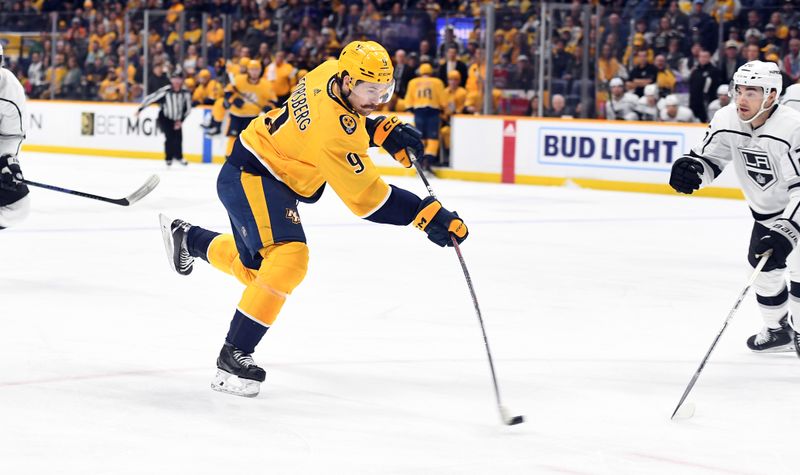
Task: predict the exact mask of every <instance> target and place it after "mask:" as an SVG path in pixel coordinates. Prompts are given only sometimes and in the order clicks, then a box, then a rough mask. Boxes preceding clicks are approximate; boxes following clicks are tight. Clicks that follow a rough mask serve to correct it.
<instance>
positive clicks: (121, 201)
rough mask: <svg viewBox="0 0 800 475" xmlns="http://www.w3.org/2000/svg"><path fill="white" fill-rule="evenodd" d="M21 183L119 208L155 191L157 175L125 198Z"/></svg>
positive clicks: (36, 183)
mask: <svg viewBox="0 0 800 475" xmlns="http://www.w3.org/2000/svg"><path fill="white" fill-rule="evenodd" d="M22 182H23V183H25V184H26V185H30V186H36V187H39V188H44V189H47V190H51V191H58V192H60V193H66V194H68V195H73V196H80V197H82V198H89V199H93V200H98V201H105V202H106V203H112V204H115V205H119V206H130V205H132V204H133V203H135V202H137V201H139V200H140V199H142V198H144V196H145V195H147V194H148V193H150V192H151V191H153V189H155V187H156V186H157V185H158V183H159V179H158V176H157V175H152V176H151V177H150V178H148V179H147V181H146V182H145V183H144V185H142V186H141V187H139V189H137V190H136V191H134V192H133V193H131V194H130V195H128V196H126V197H125V198H108V197H106V196H100V195H93V194H91V193H85V192H83V191H77V190H70V189H69V188H62V187H60V186H55V185H48V184H47V183H39V182H35V181H31V180H22Z"/></svg>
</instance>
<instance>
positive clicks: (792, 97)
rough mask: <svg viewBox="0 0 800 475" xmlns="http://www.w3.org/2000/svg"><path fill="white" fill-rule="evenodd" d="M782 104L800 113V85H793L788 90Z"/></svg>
mask: <svg viewBox="0 0 800 475" xmlns="http://www.w3.org/2000/svg"><path fill="white" fill-rule="evenodd" d="M781 104H784V105H787V106H789V107H791V108H792V109H794V110H797V111H800V84H792V85H791V86H789V87H787V88H786V92H785V93H784V94H783V97H782V98H781Z"/></svg>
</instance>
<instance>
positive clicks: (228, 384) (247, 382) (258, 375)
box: [211, 342, 267, 397]
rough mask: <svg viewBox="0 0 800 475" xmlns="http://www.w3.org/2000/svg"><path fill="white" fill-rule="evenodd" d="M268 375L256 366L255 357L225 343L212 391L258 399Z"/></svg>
mask: <svg viewBox="0 0 800 475" xmlns="http://www.w3.org/2000/svg"><path fill="white" fill-rule="evenodd" d="M266 376H267V373H266V371H264V369H263V368H261V367H259V366H258V365H256V363H255V361H253V357H252V356H251V355H250V354H248V353H245V352H244V351H242V350H240V349H238V348H236V347H235V346H233V345H231V344H230V343H227V342H226V343H225V344H224V345H223V346H222V350H220V352H219V358H217V374H216V376H214V380H213V381H211V389H213V390H214V391H220V392H223V393H228V394H233V395H234V396H243V397H256V396H258V392H259V390H260V389H261V383H262V382H264V379H266Z"/></svg>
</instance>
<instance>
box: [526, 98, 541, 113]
mask: <svg viewBox="0 0 800 475" xmlns="http://www.w3.org/2000/svg"><path fill="white" fill-rule="evenodd" d="M525 115H526V116H528V117H539V96H538V95H536V94H534V95H533V96H531V100H530V101H528V110H526V111H525Z"/></svg>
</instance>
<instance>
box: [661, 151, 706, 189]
mask: <svg viewBox="0 0 800 475" xmlns="http://www.w3.org/2000/svg"><path fill="white" fill-rule="evenodd" d="M702 174H703V165H702V164H701V163H700V162H698V161H697V160H695V159H693V158H689V157H681V158H679V159H678V160H676V161H675V163H673V164H672V174H671V175H670V177H669V186H671V187H672V188H674V189H675V191H677V192H678V193H686V194H687V195H691V194H692V193H693V192H694V190H697V189H698V188H700V184H701V183H702V182H703V180H702V178H701V176H702Z"/></svg>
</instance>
